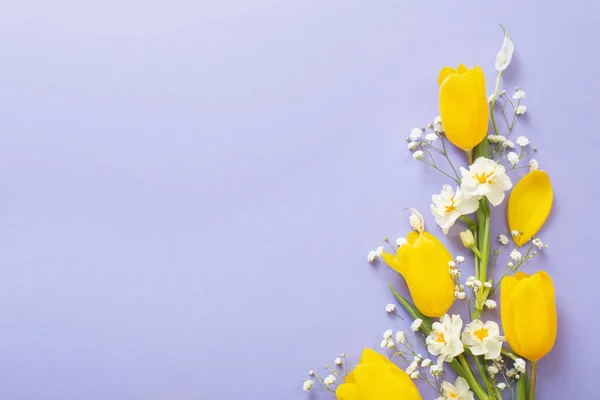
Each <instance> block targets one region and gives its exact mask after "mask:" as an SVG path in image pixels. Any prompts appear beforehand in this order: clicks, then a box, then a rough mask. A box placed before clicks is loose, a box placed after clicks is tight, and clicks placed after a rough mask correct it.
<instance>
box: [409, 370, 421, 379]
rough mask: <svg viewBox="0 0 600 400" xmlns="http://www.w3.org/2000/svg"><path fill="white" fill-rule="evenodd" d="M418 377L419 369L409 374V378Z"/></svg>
mask: <svg viewBox="0 0 600 400" xmlns="http://www.w3.org/2000/svg"><path fill="white" fill-rule="evenodd" d="M418 378H419V371H415V372H413V373H412V374H410V379H418Z"/></svg>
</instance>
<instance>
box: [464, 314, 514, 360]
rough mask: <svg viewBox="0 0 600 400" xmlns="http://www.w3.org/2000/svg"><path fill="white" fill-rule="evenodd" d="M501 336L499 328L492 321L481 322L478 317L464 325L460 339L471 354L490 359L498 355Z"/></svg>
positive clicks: (500, 346)
mask: <svg viewBox="0 0 600 400" xmlns="http://www.w3.org/2000/svg"><path fill="white" fill-rule="evenodd" d="M503 340H504V337H503V336H500V328H499V327H498V324H497V323H495V322H494V321H487V322H485V323H484V322H482V321H480V320H478V319H476V320H474V321H472V322H471V323H469V324H467V326H465V330H464V332H463V334H462V341H463V343H464V345H465V346H467V347H468V348H469V349H470V350H471V353H473V355H476V356H485V359H486V360H491V359H494V358H496V357H498V356H499V355H500V351H501V350H502V341H503Z"/></svg>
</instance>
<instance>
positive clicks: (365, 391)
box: [335, 349, 421, 400]
mask: <svg viewBox="0 0 600 400" xmlns="http://www.w3.org/2000/svg"><path fill="white" fill-rule="evenodd" d="M335 395H336V397H337V400H381V399H392V398H399V399H403V400H421V395H420V394H419V391H418V390H417V387H416V386H415V384H414V383H413V381H412V380H411V378H410V377H409V376H408V375H407V374H406V373H405V372H404V371H402V370H401V369H400V368H398V367H397V366H396V365H395V364H393V363H392V362H391V361H389V360H388V359H387V358H385V357H384V356H382V355H381V354H378V353H376V352H374V351H373V350H371V349H365V350H364V351H363V353H362V356H361V358H360V361H359V362H358V365H357V366H356V367H355V368H354V370H353V371H352V372H351V373H350V374H349V375H348V376H347V377H346V379H345V380H344V383H342V384H341V385H340V386H338V388H337V390H336V392H335Z"/></svg>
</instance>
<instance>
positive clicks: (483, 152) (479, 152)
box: [473, 137, 490, 161]
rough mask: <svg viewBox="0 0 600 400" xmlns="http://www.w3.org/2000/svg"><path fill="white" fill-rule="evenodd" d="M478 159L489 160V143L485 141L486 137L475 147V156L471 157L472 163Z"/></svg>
mask: <svg viewBox="0 0 600 400" xmlns="http://www.w3.org/2000/svg"><path fill="white" fill-rule="evenodd" d="M479 157H485V158H490V142H489V141H488V140H487V137H486V138H485V139H483V141H482V142H481V143H479V144H478V145H477V146H475V156H474V157H473V161H475V160H477V159H478V158H479Z"/></svg>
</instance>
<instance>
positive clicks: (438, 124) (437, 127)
mask: <svg viewBox="0 0 600 400" xmlns="http://www.w3.org/2000/svg"><path fill="white" fill-rule="evenodd" d="M433 130H434V131H436V132H437V133H442V132H443V131H444V127H443V126H442V119H441V118H440V117H435V119H434V120H433Z"/></svg>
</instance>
